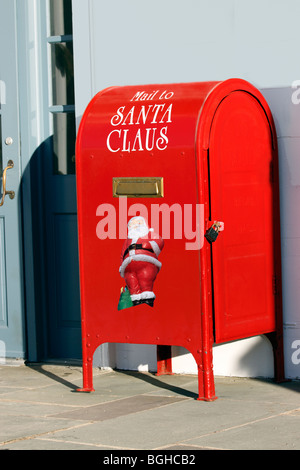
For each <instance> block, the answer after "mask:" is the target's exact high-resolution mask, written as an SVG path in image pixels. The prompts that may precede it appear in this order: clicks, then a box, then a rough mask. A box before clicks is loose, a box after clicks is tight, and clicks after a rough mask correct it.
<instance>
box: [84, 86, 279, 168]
mask: <svg viewBox="0 0 300 470" xmlns="http://www.w3.org/2000/svg"><path fill="white" fill-rule="evenodd" d="M236 91H244V92H247V93H249V94H251V95H252V96H253V97H255V98H256V100H257V101H258V102H259V103H260V105H261V107H262V109H263V110H264V112H265V114H266V117H267V119H268V122H269V125H270V130H271V135H272V140H273V146H274V147H275V146H276V132H275V127H274V123H273V118H272V114H271V112H270V109H269V106H268V104H267V102H266V100H265V99H264V97H263V95H262V94H261V93H260V92H259V91H258V90H257V89H256V88H255V87H254V86H253V85H251V84H250V83H249V82H247V81H245V80H242V79H238V78H232V79H228V80H225V81H209V82H195V83H180V84H150V85H134V86H120V87H119V86H114V87H110V88H106V89H104V90H102V91H100V92H99V93H97V94H96V95H95V97H94V98H93V99H92V100H91V102H90V103H89V105H88V106H87V109H86V110H85V113H84V115H83V117H82V120H81V123H80V126H79V131H78V136H77V146H76V149H77V157H76V159H77V166H80V162H81V160H82V158H84V155H85V154H86V152H88V153H91V152H93V151H94V150H95V149H96V150H99V149H102V150H103V151H104V153H102V154H101V155H102V157H105V156H113V155H116V156H118V155H121V156H122V155H128V154H131V155H139V156H144V155H146V154H149V153H150V154H151V156H152V155H153V154H155V153H156V154H161V152H163V151H165V150H167V149H168V148H176V147H177V148H181V149H183V148H194V147H195V143H196V133H197V132H198V133H199V137H200V139H198V143H199V144H200V146H201V148H204V149H205V148H208V146H209V136H210V128H211V123H212V121H213V117H214V115H215V113H216V110H217V108H218V106H219V105H220V103H221V102H222V101H223V100H224V98H225V97H226V96H228V95H229V94H231V93H234V92H236ZM179 129H180V132H179Z"/></svg>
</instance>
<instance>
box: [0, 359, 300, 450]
mask: <svg viewBox="0 0 300 470" xmlns="http://www.w3.org/2000/svg"><path fill="white" fill-rule="evenodd" d="M81 386H82V371H81V368H80V367H75V366H54V365H33V366H25V365H21V366H8V365H3V366H0V450H2V449H11V450H83V449H84V450H111V451H112V452H113V451H116V450H148V451H149V450H161V451H170V450H177V451H197V450H208V449H224V450H226V449H234V450H238V449H247V450H251V449H257V450H259V449H265V450H267V449H274V450H275V449H280V450H299V449H300V381H292V382H286V383H284V384H280V385H277V384H274V383H273V381H271V380H263V379H261V380H260V379H244V378H232V377H231V378H230V377H229V378H228V377H226V378H224V377H217V378H216V393H217V396H218V397H219V398H218V400H216V401H214V402H202V401H197V400H196V398H197V387H198V384H197V377H196V376H193V375H173V376H160V377H157V376H155V375H154V374H151V373H138V372H129V371H102V370H99V369H94V388H95V392H93V393H78V392H76V388H77V387H81Z"/></svg>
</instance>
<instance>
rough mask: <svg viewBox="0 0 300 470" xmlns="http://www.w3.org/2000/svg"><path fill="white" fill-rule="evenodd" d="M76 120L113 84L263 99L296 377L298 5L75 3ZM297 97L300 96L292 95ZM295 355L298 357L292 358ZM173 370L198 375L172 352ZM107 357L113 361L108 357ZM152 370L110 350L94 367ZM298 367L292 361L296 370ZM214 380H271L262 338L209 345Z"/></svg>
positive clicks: (150, 360)
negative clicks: (217, 86)
mask: <svg viewBox="0 0 300 470" xmlns="http://www.w3.org/2000/svg"><path fill="white" fill-rule="evenodd" d="M73 14H74V52H75V87H76V114H77V121H78V122H79V121H80V118H81V116H82V113H83V111H84V109H85V107H86V105H87V103H88V101H89V100H90V99H91V97H92V96H93V95H94V94H95V93H97V92H98V91H99V90H101V89H103V88H105V87H107V86H111V85H129V84H131V85H133V84H143V83H172V82H189V81H204V80H224V79H227V78H231V77H240V78H244V79H246V80H248V81H250V82H251V83H253V85H255V86H256V87H257V88H259V89H260V90H261V91H262V93H263V94H264V95H265V97H266V99H267V101H268V103H269V105H270V107H271V110H272V112H273V115H274V119H275V123H276V127H277V131H278V141H279V160H280V189H281V194H280V197H281V211H282V251H283V253H282V261H283V294H284V299H283V301H284V323H285V328H284V333H285V335H284V337H285V340H286V341H285V361H286V371H287V376H289V377H299V376H300V313H299V307H298V305H299V304H300V302H299V300H300V299H299V297H300V289H299V287H298V286H299V280H300V274H299V273H300V240H299V238H300V218H299V217H297V215H298V213H297V210H298V207H299V205H300V204H299V203H300V159H299V150H300V140H299V138H300V135H299V127H300V126H299V123H300V104H297V99H294V103H293V102H292V97H293V96H294V98H297V96H296V95H295V94H294V95H293V93H295V92H296V91H297V90H296V89H293V88H292V84H293V82H294V81H295V80H300V67H299V60H298V48H299V44H300V28H299V25H298V22H299V17H300V2H299V0H252V1H250V0H210V1H207V0H184V1H183V0H151V2H150V1H146V0H109V1H108V0H85V1H82V0H73ZM299 97H300V93H299ZM298 350H299V354H298ZM173 354H174V355H175V357H174V360H173V368H174V371H175V372H195V371H196V369H195V364H194V361H193V359H192V357H191V355H190V354H188V353H187V352H186V351H185V350H183V349H181V348H173ZM113 356H114V357H115V359H113ZM114 360H115V361H116V364H117V366H118V367H123V368H132V369H142V370H145V369H146V370H147V369H148V368H149V369H153V368H155V366H156V358H155V347H154V346H137V345H117V346H115V347H114V350H113V352H112V348H111V347H110V349H109V348H108V347H107V346H104V347H102V348H99V350H97V352H96V354H95V357H94V361H95V364H97V365H106V366H107V365H111V366H113V365H114ZM298 362H299V364H298ZM214 370H215V373H216V374H219V375H240V376H272V375H273V357H272V349H271V347H270V344H269V342H268V340H266V338H264V337H257V338H250V339H248V340H243V341H238V342H234V343H229V344H226V345H222V346H217V347H215V348H214Z"/></svg>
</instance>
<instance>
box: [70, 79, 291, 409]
mask: <svg viewBox="0 0 300 470" xmlns="http://www.w3.org/2000/svg"><path fill="white" fill-rule="evenodd" d="M76 167H77V198H78V230H79V257H80V285H81V316H82V350H83V388H82V389H80V390H81V391H93V376H92V362H93V354H94V351H95V349H96V348H97V347H98V346H99V345H100V344H102V343H106V342H113V343H141V344H155V345H157V351H158V374H163V373H171V371H172V369H171V345H177V346H183V347H184V348H186V349H187V350H189V351H190V352H191V353H192V355H193V357H194V358H195V360H196V363H197V365H198V382H199V397H198V399H200V400H207V401H210V400H214V399H215V398H216V396H215V387H214V376H213V367H212V347H213V344H214V343H215V344H220V343H224V342H228V341H232V340H237V339H241V338H246V337H250V336H255V335H267V336H268V337H269V339H270V340H271V342H272V346H273V350H274V358H275V376H276V380H277V381H281V380H283V378H284V371H283V357H282V355H283V345H282V307H281V255H280V223H279V194H278V166H277V139H276V131H275V127H274V123H273V119H272V115H271V112H270V110H269V107H268V105H267V103H266V101H265V99H264V98H263V96H262V95H261V93H260V92H259V91H258V90H257V89H256V88H255V87H253V86H252V85H251V84H249V83H248V82H246V81H244V80H240V79H230V80H226V81H223V82H203V83H184V84H170V85H142V86H125V87H111V88H108V89H106V90H104V91H102V92H100V93H98V94H97V95H96V96H95V97H94V98H93V99H92V101H91V102H90V104H89V105H88V107H87V109H86V111H85V113H84V116H83V118H82V120H81V124H80V128H79V132H78V138H77V146H76ZM136 230H137V232H136ZM208 232H211V234H212V237H209V233H208ZM121 290H122V293H121ZM124 307H125V308H124Z"/></svg>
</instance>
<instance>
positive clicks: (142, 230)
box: [128, 225, 149, 243]
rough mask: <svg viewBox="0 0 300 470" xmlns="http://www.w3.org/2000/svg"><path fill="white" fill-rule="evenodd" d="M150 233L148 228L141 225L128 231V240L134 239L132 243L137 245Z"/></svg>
mask: <svg viewBox="0 0 300 470" xmlns="http://www.w3.org/2000/svg"><path fill="white" fill-rule="evenodd" d="M148 233H149V229H148V227H146V226H144V225H140V226H139V227H135V228H133V229H131V230H130V229H129V230H128V238H130V239H132V243H136V242H137V240H138V239H139V238H141V237H145V236H146V235H148Z"/></svg>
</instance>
